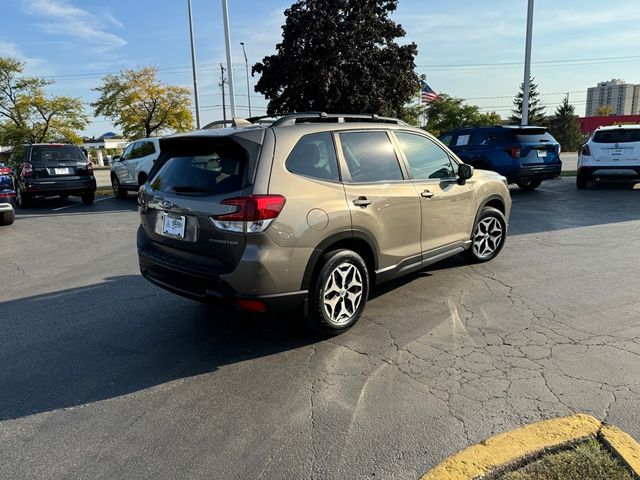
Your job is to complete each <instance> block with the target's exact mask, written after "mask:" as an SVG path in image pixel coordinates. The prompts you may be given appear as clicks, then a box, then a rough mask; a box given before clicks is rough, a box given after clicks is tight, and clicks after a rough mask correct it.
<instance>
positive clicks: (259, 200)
mask: <svg viewBox="0 0 640 480" xmlns="http://www.w3.org/2000/svg"><path fill="white" fill-rule="evenodd" d="M286 201H287V199H286V198H284V197H283V196H282V195H249V196H247V197H236V198H228V199H226V200H223V201H222V202H220V203H222V204H223V205H234V206H236V207H237V210H236V211H235V212H232V213H225V214H222V215H213V216H212V217H211V221H212V222H213V224H214V225H215V227H216V228H219V229H220V230H225V231H228V232H238V233H259V232H264V231H265V230H266V229H267V228H269V225H271V223H272V222H273V221H274V220H275V219H276V218H277V217H278V215H280V212H281V211H282V209H283V208H284V204H285V203H286Z"/></svg>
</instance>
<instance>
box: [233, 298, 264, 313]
mask: <svg viewBox="0 0 640 480" xmlns="http://www.w3.org/2000/svg"><path fill="white" fill-rule="evenodd" d="M236 305H237V306H238V310H242V311H243V312H253V313H262V312H266V311H267V306H266V305H265V304H264V302H261V301H260V300H249V299H244V298H239V299H238V300H236Z"/></svg>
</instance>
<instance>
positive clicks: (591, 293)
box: [0, 178, 640, 479]
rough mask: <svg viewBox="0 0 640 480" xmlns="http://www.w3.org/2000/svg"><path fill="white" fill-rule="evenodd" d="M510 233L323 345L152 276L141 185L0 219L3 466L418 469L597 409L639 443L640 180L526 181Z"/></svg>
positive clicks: (30, 471) (392, 472) (397, 290)
mask: <svg viewBox="0 0 640 480" xmlns="http://www.w3.org/2000/svg"><path fill="white" fill-rule="evenodd" d="M512 197H513V201H514V203H513V212H512V216H511V225H510V238H509V239H508V241H507V244H506V246H505V249H504V250H503V252H502V254H501V255H500V256H499V257H498V258H497V259H495V260H494V261H492V262H490V263H488V264H483V265H475V266H471V265H466V264H465V263H464V262H463V261H462V260H461V259H458V258H457V257H456V258H454V259H450V260H448V261H446V262H445V263H441V264H438V265H434V266H432V267H429V269H427V270H425V271H423V272H420V273H418V274H415V275H413V276H410V277H409V278H405V279H403V280H401V281H397V282H394V283H392V284H390V285H385V286H383V287H382V288H379V289H378V291H377V292H376V295H375V297H374V298H373V299H372V300H371V301H370V303H369V305H368V307H367V310H366V311H365V313H364V315H363V317H362V319H361V320H360V321H359V323H358V324H357V325H356V326H355V327H354V328H353V329H352V330H351V331H349V332H347V333H346V334H344V335H342V336H340V337H337V338H333V339H328V340H327V339H322V338H319V337H316V336H314V335H311V334H309V333H307V332H306V331H305V330H304V329H303V328H302V327H301V326H300V319H299V318H296V317H295V316H294V315H289V316H277V317H276V316H269V315H267V316H259V317H242V316H238V315H237V314H234V313H230V312H225V311H222V310H219V309H216V308H213V307H207V306H203V305H200V304H198V303H195V302H192V301H189V300H186V299H182V298H179V297H176V296H173V295H171V294H169V293H166V292H164V291H163V290H161V289H159V288H157V287H155V286H153V285H151V284H149V283H147V282H146V281H145V280H143V279H142V278H141V277H140V275H139V272H138V266H137V256H136V249H135V231H136V227H137V221H138V218H137V213H136V202H135V197H134V196H130V197H129V198H127V199H125V200H118V199H115V198H106V199H103V200H102V201H100V202H98V203H96V204H95V205H93V206H82V205H80V204H79V202H76V201H75V200H73V199H72V200H66V201H62V200H52V201H45V202H41V203H40V204H38V205H37V206H36V208H34V209H32V210H28V211H26V213H25V211H21V212H19V215H18V217H17V220H16V223H15V224H14V225H13V226H12V227H3V228H2V230H0V246H1V247H0V278H1V279H2V289H1V290H0V302H2V303H1V304H0V478H11V479H14V478H16V479H17V478H78V479H80V478H83V479H84V478H92V479H99V478H129V479H133V478H225V479H235V478H237V479H240V478H248V477H249V478H312V479H316V478H317V479H320V478H336V479H338V478H339V479H342V478H371V477H374V478H385V479H388V478H398V479H400V478H403V479H404V478H417V477H419V476H420V475H421V474H422V473H424V472H425V471H426V470H428V469H429V468H430V467H432V466H434V465H435V464H436V463H438V462H439V461H440V460H442V459H443V458H444V457H446V456H447V455H449V454H451V453H454V452H456V451H457V450H460V449H461V448H464V447H465V446H467V445H468V444H470V443H474V442H477V441H480V440H482V439H484V438H486V437H488V436H490V435H492V434H495V433H498V432H502V431H505V430H508V429H510V428H513V427H516V426H520V425H523V424H525V423H528V422H531V421H536V420H540V419H543V418H549V417H553V416H558V415H568V414H570V413H575V412H586V413H590V414H592V415H594V416H596V417H597V418H598V419H600V420H605V421H609V422H612V423H614V424H616V425H618V426H619V427H621V428H622V429H623V430H626V431H627V432H629V433H630V434H631V435H633V436H635V437H636V438H640V413H639V412H640V409H639V408H638V407H639V400H638V398H640V397H639V395H640V367H639V366H638V365H639V362H638V360H639V359H640V296H639V295H638V285H640V269H639V268H638V259H640V254H639V253H638V252H639V251H640V185H636V187H635V188H634V187H633V186H630V185H616V184H614V185H598V186H595V187H592V188H590V189H589V190H586V191H577V190H576V188H575V180H574V179H573V178H564V179H562V180H558V181H551V182H546V183H544V184H543V186H542V187H541V188H540V189H539V190H537V191H535V192H532V193H525V192H521V191H519V190H517V189H514V190H512Z"/></svg>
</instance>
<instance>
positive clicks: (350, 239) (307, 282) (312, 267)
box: [302, 230, 378, 290]
mask: <svg viewBox="0 0 640 480" xmlns="http://www.w3.org/2000/svg"><path fill="white" fill-rule="evenodd" d="M338 249H348V250H353V251H354V252H356V253H357V254H358V255H360V256H361V257H362V259H363V260H364V261H365V263H366V265H367V270H368V271H369V281H370V283H371V284H372V285H374V284H375V271H376V269H377V268H378V245H377V242H376V241H375V239H374V238H373V237H372V236H371V235H370V234H368V233H366V232H363V231H358V230H353V231H346V232H340V233H336V234H334V235H331V236H330V237H327V238H326V239H324V240H323V241H322V242H320V243H319V244H318V246H316V248H315V249H314V250H313V253H312V254H311V258H309V261H308V262H307V266H306V268H305V271H304V275H303V277H302V289H303V290H306V289H308V288H310V286H311V281H312V280H313V275H314V273H315V272H316V271H317V269H318V268H319V266H320V259H321V258H322V256H323V255H324V254H325V253H327V252H330V251H332V250H338Z"/></svg>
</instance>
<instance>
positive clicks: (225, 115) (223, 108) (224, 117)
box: [218, 63, 227, 127]
mask: <svg viewBox="0 0 640 480" xmlns="http://www.w3.org/2000/svg"><path fill="white" fill-rule="evenodd" d="M225 83H227V81H226V80H225V78H224V66H223V65H222V63H221V64H220V83H219V84H218V85H220V88H222V119H223V120H224V124H223V127H226V126H227V106H226V103H225V101H224V84H225Z"/></svg>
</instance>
